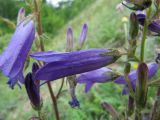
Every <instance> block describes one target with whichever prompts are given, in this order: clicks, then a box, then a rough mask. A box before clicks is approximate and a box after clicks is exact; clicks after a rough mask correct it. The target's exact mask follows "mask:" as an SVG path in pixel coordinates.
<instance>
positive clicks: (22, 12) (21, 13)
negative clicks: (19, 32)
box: [17, 8, 25, 25]
mask: <svg viewBox="0 0 160 120" xmlns="http://www.w3.org/2000/svg"><path fill="white" fill-rule="evenodd" d="M24 18H25V9H24V8H20V9H19V12H18V16H17V25H19V23H20V22H21V21H22V20H24Z"/></svg>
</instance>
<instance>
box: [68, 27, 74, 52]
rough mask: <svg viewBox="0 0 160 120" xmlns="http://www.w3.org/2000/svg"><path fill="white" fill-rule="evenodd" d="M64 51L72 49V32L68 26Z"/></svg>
mask: <svg viewBox="0 0 160 120" xmlns="http://www.w3.org/2000/svg"><path fill="white" fill-rule="evenodd" d="M66 51H67V52H70V51H73V32H72V28H68V30H67V45H66Z"/></svg>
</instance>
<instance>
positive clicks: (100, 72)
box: [76, 67, 119, 93]
mask: <svg viewBox="0 0 160 120" xmlns="http://www.w3.org/2000/svg"><path fill="white" fill-rule="evenodd" d="M117 77H119V75H118V74H116V73H114V72H113V71H112V70H111V69H108V68H106V67H103V68H100V69H97V70H93V71H89V72H85V73H82V74H80V75H79V76H78V77H77V79H76V80H77V83H79V84H86V87H85V92H86V93H87V92H89V91H90V89H91V87H92V86H93V85H94V84H95V83H105V82H111V81H113V80H115V79H116V78H117Z"/></svg>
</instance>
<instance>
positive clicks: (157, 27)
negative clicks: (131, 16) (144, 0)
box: [137, 13, 160, 34]
mask: <svg viewBox="0 0 160 120" xmlns="http://www.w3.org/2000/svg"><path fill="white" fill-rule="evenodd" d="M137 18H138V21H139V24H140V25H142V26H144V22H145V18H146V15H145V14H141V13H140V14H137ZM148 29H149V30H150V31H152V32H155V33H158V34H160V24H159V22H158V21H156V20H153V21H151V23H150V24H149V25H148Z"/></svg>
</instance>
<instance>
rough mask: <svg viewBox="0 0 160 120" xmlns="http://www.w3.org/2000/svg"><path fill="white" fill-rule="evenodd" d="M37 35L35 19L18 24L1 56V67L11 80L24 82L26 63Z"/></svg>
mask: <svg viewBox="0 0 160 120" xmlns="http://www.w3.org/2000/svg"><path fill="white" fill-rule="evenodd" d="M34 37H35V28H34V24H33V21H30V22H28V23H26V21H24V22H22V23H21V24H20V25H19V26H17V28H16V31H15V33H14V34H13V36H12V38H11V41H10V43H9V45H8V47H7V48H6V49H5V51H4V52H3V53H2V55H1V57H0V69H1V70H2V72H3V73H4V74H5V75H6V76H7V77H9V78H10V80H12V79H15V80H20V81H21V82H24V77H21V76H23V75H22V71H23V67H24V63H25V60H26V57H27V55H28V52H29V50H30V48H31V46H32V43H33V40H34ZM22 78H23V79H22Z"/></svg>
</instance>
